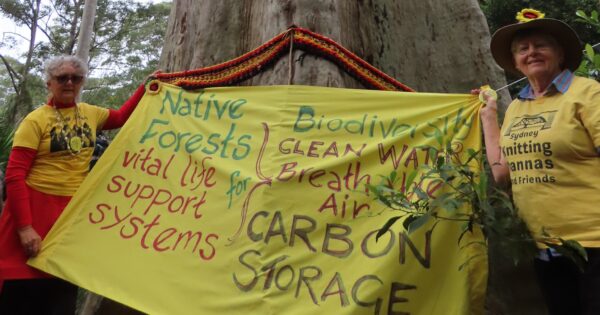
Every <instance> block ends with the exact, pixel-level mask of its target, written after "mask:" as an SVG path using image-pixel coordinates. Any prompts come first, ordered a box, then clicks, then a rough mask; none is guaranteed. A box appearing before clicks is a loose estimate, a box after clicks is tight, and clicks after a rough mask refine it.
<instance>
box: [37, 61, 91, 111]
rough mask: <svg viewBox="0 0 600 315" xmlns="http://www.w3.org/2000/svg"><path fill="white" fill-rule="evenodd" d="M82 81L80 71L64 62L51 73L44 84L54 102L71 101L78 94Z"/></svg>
mask: <svg viewBox="0 0 600 315" xmlns="http://www.w3.org/2000/svg"><path fill="white" fill-rule="evenodd" d="M82 83H83V75H81V71H79V70H77V69H76V68H75V67H73V65H71V64H68V63H65V64H63V65H62V66H60V68H58V70H57V71H56V73H53V74H52V77H51V78H50V81H48V82H47V83H46V85H47V86H48V90H49V91H50V92H51V93H52V96H53V97H54V100H55V101H56V102H59V103H72V102H74V101H75V99H76V98H77V95H79V91H80V90H81V84H82Z"/></svg>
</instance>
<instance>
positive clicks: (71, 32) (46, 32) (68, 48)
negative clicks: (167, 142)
mask: <svg viewBox="0 0 600 315" xmlns="http://www.w3.org/2000/svg"><path fill="white" fill-rule="evenodd" d="M83 3H84V0H52V1H45V2H41V1H40V0H35V1H33V0H0V14H2V15H3V16H5V17H8V18H9V19H11V20H12V21H14V22H15V24H17V25H20V26H26V27H27V28H28V29H29V30H30V31H31V32H30V36H29V37H27V38H26V40H27V41H28V43H29V45H28V50H27V51H25V52H23V54H22V55H20V56H18V57H17V58H16V59H15V58H12V57H10V56H6V55H4V54H2V53H0V61H1V64H0V145H2V144H6V147H0V150H1V154H0V169H4V163H5V162H6V160H7V154H8V152H9V149H10V144H11V140H10V139H12V138H9V139H5V137H10V135H11V134H12V130H13V129H14V128H15V126H16V125H17V124H18V122H19V120H20V118H22V117H24V116H25V115H26V114H27V113H28V112H30V111H31V110H32V109H33V108H34V107H35V106H37V105H39V104H43V103H44V102H45V101H46V96H47V93H46V86H45V83H44V78H43V69H42V67H43V62H44V61H45V60H47V59H48V58H50V57H52V56H56V55H62V54H67V55H72V54H73V53H74V52H75V49H76V42H77V36H78V30H79V25H80V23H81V13H82V9H83ZM169 10H170V3H158V4H140V3H136V2H133V1H132V0H98V10H97V17H96V23H95V24H94V38H93V40H92V49H91V54H90V60H89V64H90V70H91V71H90V77H89V78H88V82H87V83H86V86H85V87H84V91H83V93H82V100H83V101H84V102H88V103H92V104H99V105H102V106H107V107H111V108H114V107H117V106H120V105H121V104H122V103H123V102H124V101H125V100H126V99H127V98H128V97H129V95H130V94H131V93H132V92H133V91H134V90H135V88H136V87H137V85H139V84H140V83H141V82H142V80H143V79H144V78H145V77H146V76H147V75H148V74H149V73H151V72H153V71H154V70H155V69H156V67H157V63H158V58H159V55H160V49H161V47H162V42H163V36H164V32H165V29H166V23H167V17H168V14H169ZM36 30H39V31H40V32H41V34H43V36H42V38H39V36H37V37H36V36H35V33H36V32H35V31H36ZM20 36H21V35H18V34H6V33H5V35H4V38H3V40H2V42H1V43H0V49H2V50H4V49H15V47H16V39H17V37H20Z"/></svg>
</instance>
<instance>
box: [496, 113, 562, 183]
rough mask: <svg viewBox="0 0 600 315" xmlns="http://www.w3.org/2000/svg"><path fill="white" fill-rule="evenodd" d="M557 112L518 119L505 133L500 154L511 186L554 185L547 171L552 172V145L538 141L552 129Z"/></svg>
mask: <svg viewBox="0 0 600 315" xmlns="http://www.w3.org/2000/svg"><path fill="white" fill-rule="evenodd" d="M556 112H557V111H547V112H542V113H539V114H535V115H523V116H517V117H515V118H513V119H512V121H511V122H510V124H509V127H508V128H507V129H506V132H505V133H504V135H503V136H504V137H505V139H504V141H502V153H503V154H504V157H505V158H506V160H507V161H508V166H509V168H510V171H511V175H513V176H511V180H512V183H513V185H519V184H533V183H553V182H556V178H555V177H554V176H551V175H548V174H547V172H545V171H546V170H550V169H553V168H554V162H553V160H552V143H551V142H549V141H543V140H540V138H542V139H546V138H545V137H540V136H541V133H543V132H544V131H548V130H549V129H550V128H551V127H552V122H553V121H554V117H555V115H556Z"/></svg>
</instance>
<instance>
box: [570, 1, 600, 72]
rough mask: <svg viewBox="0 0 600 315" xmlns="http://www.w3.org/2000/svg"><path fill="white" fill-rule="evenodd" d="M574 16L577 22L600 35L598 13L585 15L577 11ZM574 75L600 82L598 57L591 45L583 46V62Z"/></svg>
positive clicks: (581, 11) (593, 12)
mask: <svg viewBox="0 0 600 315" xmlns="http://www.w3.org/2000/svg"><path fill="white" fill-rule="evenodd" d="M576 15H577V18H578V19H577V21H578V22H582V23H583V24H585V25H587V26H590V27H592V28H593V29H594V30H595V32H596V33H600V21H599V20H598V11H596V10H593V11H592V12H591V13H590V15H587V14H586V13H585V11H583V10H578V11H577V12H576ZM575 73H576V74H577V75H580V76H584V77H588V78H592V79H595V80H596V81H600V55H599V54H596V52H595V50H594V47H592V45H590V44H585V50H584V54H583V60H582V61H581V64H580V65H579V68H578V69H577V71H576V72H575Z"/></svg>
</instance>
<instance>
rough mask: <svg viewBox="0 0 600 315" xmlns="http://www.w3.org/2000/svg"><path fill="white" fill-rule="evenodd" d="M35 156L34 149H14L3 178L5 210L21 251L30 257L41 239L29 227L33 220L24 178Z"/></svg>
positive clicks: (37, 248)
mask: <svg viewBox="0 0 600 315" xmlns="http://www.w3.org/2000/svg"><path fill="white" fill-rule="evenodd" d="M36 154H37V151H36V150H34V149H30V148H24V147H14V148H13V149H12V150H11V151H10V156H9V158H8V165H7V167H6V177H5V179H6V193H7V195H8V199H7V203H6V208H5V209H6V211H8V212H9V213H10V215H11V216H12V218H13V220H15V224H16V227H17V232H18V233H19V238H20V240H21V245H22V246H23V249H25V252H26V253H27V255H29V256H32V257H34V256H36V255H37V254H38V252H39V250H40V245H41V242H42V238H41V237H40V235H39V234H38V233H37V232H36V231H35V229H34V228H33V227H32V226H31V224H32V222H33V220H32V217H31V207H30V205H29V191H28V190H27V184H26V183H25V178H27V174H28V173H29V170H30V169H31V165H32V164H33V161H34V159H35V156H36Z"/></svg>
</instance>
